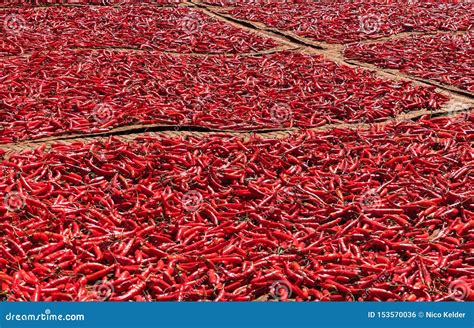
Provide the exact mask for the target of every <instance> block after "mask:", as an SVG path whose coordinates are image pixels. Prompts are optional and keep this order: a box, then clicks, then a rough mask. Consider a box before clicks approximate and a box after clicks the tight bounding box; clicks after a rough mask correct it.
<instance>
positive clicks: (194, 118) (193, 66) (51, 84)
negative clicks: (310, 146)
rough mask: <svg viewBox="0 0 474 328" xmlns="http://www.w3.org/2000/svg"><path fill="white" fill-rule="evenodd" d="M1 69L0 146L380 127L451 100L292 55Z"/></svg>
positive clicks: (34, 62)
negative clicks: (141, 130)
mask: <svg viewBox="0 0 474 328" xmlns="http://www.w3.org/2000/svg"><path fill="white" fill-rule="evenodd" d="M112 62H113V63H114V64H113V65H110V63H112ZM52 64H53V65H52ZM0 70H1V71H2V72H3V74H4V76H3V77H2V83H1V84H0V97H1V99H2V100H3V104H2V105H1V110H0V122H1V123H0V124H1V127H2V130H3V132H2V137H1V138H0V143H7V142H11V141H15V140H24V139H28V138H42V137H47V136H53V135H62V134H67V133H89V132H101V131H107V130H109V129H111V128H113V127H116V126H123V125H129V124H134V123H142V124H151V123H154V124H162V125H176V126H198V127H206V128H212V129H219V130H221V129H228V130H251V129H256V128H260V129H265V128H267V129H268V128H276V127H291V126H300V127H314V126H321V125H324V124H327V123H335V122H341V121H344V122H363V121H365V122H373V121H379V120H382V119H384V118H387V117H393V116H395V115H397V114H400V113H401V112H408V111H412V110H419V109H425V108H426V109H439V108H440V106H441V105H442V104H443V103H445V102H446V101H447V97H446V96H444V95H441V94H439V93H436V92H435V91H434V89H433V88H423V87H419V86H416V85H414V84H412V83H409V82H404V81H390V80H384V79H380V78H377V77H375V76H374V75H373V73H371V72H368V71H362V70H355V69H352V68H350V67H348V66H343V65H338V64H336V63H334V62H331V61H327V60H325V59H323V58H322V57H320V56H311V55H303V54H299V53H293V52H280V53H275V54H269V55H263V56H259V57H253V56H252V57H249V56H246V57H241V56H233V57H224V56H209V57H196V56H189V55H188V56H172V55H166V54H162V53H146V54H136V53H130V52H112V51H107V50H101V51H94V52H90V51H64V52H41V53H40V52H35V53H33V54H32V56H30V57H15V58H12V57H9V58H3V59H0ZM84 81H87V83H84Z"/></svg>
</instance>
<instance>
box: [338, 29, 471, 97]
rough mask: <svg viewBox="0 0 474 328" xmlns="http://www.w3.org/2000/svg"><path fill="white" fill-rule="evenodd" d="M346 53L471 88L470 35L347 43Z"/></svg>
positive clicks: (414, 73) (380, 64)
mask: <svg viewBox="0 0 474 328" xmlns="http://www.w3.org/2000/svg"><path fill="white" fill-rule="evenodd" d="M344 54H345V56H346V57H348V58H352V59H357V60H361V61H365V62H368V63H373V64H376V65H378V66H381V67H388V68H392V69H399V70H401V71H402V72H405V73H407V74H411V75H414V76H419V77H422V78H426V79H432V80H435V81H439V82H442V83H445V84H451V85H455V86H458V87H460V88H463V89H466V90H468V91H471V92H474V40H473V38H472V35H470V34H463V35H447V34H439V35H435V36H413V37H407V38H403V39H396V40H392V41H387V42H380V43H372V44H355V45H351V46H348V47H347V48H346V49H345V52H344Z"/></svg>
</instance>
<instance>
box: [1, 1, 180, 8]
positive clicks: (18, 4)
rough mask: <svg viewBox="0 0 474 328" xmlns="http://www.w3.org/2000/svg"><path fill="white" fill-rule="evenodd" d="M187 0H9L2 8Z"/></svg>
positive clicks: (169, 2) (135, 3)
mask: <svg viewBox="0 0 474 328" xmlns="http://www.w3.org/2000/svg"><path fill="white" fill-rule="evenodd" d="M185 2H186V0H32V1H31V0H30V1H25V0H8V2H7V3H0V8H2V7H3V8H5V7H8V8H11V7H36V6H49V5H73V6H90V5H101V6H122V5H141V4H146V5H150V4H156V5H166V6H170V5H179V4H183V3H185Z"/></svg>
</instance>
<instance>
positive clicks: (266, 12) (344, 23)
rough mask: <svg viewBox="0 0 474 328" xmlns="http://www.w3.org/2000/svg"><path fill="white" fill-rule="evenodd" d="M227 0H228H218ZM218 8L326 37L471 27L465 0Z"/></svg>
mask: <svg viewBox="0 0 474 328" xmlns="http://www.w3.org/2000/svg"><path fill="white" fill-rule="evenodd" d="M208 2H209V1H208ZM220 2H221V1H216V2H212V3H213V4H219V3H220ZM232 3H233V1H228V2H224V3H223V4H224V5H225V4H228V5H232ZM222 12H223V13H226V14H229V15H231V16H233V17H235V18H238V19H243V20H247V21H255V22H260V23H263V24H265V25H266V26H268V27H274V28H277V29H280V30H286V31H291V32H294V33H296V34H297V35H299V36H302V37H308V38H310V39H312V40H315V41H325V42H329V43H348V42H355V41H359V40H365V39H376V38H380V37H385V36H389V35H393V34H397V33H400V32H411V31H420V32H425V31H436V30H442V31H465V30H468V29H469V28H472V25H473V23H474V21H473V17H474V3H472V2H469V1H466V2H461V1H459V2H457V3H456V2H451V3H446V2H438V1H436V2H424V1H415V2H407V3H401V2H400V1H384V3H379V2H376V1H367V0H363V1H327V2H311V1H304V2H303V3H291V2H286V1H282V2H276V3H274V2H273V1H269V2H265V1H262V2H260V3H256V4H242V5H240V6H238V7H235V8H231V9H226V10H222Z"/></svg>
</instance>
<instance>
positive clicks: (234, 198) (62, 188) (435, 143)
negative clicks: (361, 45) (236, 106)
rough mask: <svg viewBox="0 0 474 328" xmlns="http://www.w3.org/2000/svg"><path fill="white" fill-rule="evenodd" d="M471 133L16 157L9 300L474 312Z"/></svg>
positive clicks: (391, 129) (7, 171)
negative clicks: (452, 307)
mask: <svg viewBox="0 0 474 328" xmlns="http://www.w3.org/2000/svg"><path fill="white" fill-rule="evenodd" d="M473 122H474V115H473V114H470V115H468V114H466V115H464V116H462V117H456V118H454V119H447V118H437V119H433V120H427V119H426V120H425V119H422V120H421V121H420V122H418V123H413V122H402V123H399V124H397V125H389V126H386V127H383V128H381V127H376V126H374V127H373V128H371V129H369V130H364V131H352V130H341V129H335V130H332V131H328V132H327V133H314V132H306V133H303V134H298V135H294V136H292V137H290V138H288V139H284V140H278V139H260V138H257V137H255V138H252V139H251V140H248V141H244V140H241V139H238V138H231V137H226V136H223V135H220V136H219V135H216V136H209V137H206V138H204V139H199V138H195V137H189V138H187V139H184V138H165V137H163V138H152V137H142V138H139V139H137V140H135V141H133V142H130V143H123V142H120V141H118V140H115V139H109V140H108V141H103V142H94V143H92V144H83V143H75V144H71V145H61V144H56V145H53V148H52V150H50V151H47V152H46V151H45V150H44V149H43V148H39V149H37V150H35V151H34V152H26V153H19V154H14V155H13V156H12V157H10V158H9V159H8V160H3V162H2V163H1V164H0V166H1V171H2V172H3V173H2V176H1V177H0V190H1V194H2V198H4V200H5V206H2V207H1V208H0V225H1V229H0V254H1V255H0V286H1V290H2V291H3V292H2V297H3V298H4V299H7V300H45V301H51V300H55V301H59V300H112V301H113V300H115V301H118V300H147V301H150V300H221V301H224V300H229V301H243V300H254V299H257V298H258V297H260V296H262V295H268V294H270V295H274V296H275V295H277V296H278V297H279V298H281V299H287V298H292V299H296V300H325V301H329V300H331V301H343V300H349V301H351V300H384V301H386V300H411V301H413V300H419V301H423V300H424V301H427V300H453V299H456V300H459V298H460V297H462V298H463V300H474V294H473V291H474V289H473V288H474V279H473V277H474V275H473V273H474V271H473V264H474V257H473V252H472V251H473V246H474V242H473V238H472V237H473V233H474V225H473V223H474V201H473V199H474V198H473V197H474V188H473V187H474V179H473V172H474V171H473V168H474V157H473V155H474V152H473V147H472V146H473V140H474V134H473V131H472V126H473ZM453 286H455V287H453ZM275 288H276V289H278V291H275V290H273V289H275ZM272 290H273V291H272ZM459 290H463V291H465V292H464V293H463V294H462V295H459V293H458V292H457V291H459ZM283 291H284V292H283Z"/></svg>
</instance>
